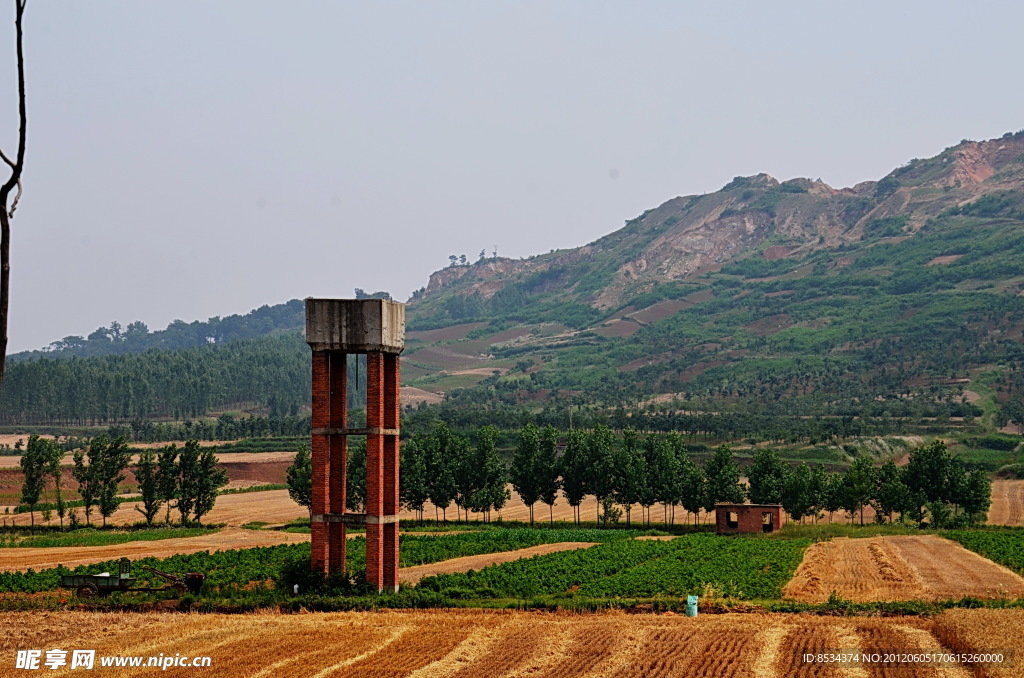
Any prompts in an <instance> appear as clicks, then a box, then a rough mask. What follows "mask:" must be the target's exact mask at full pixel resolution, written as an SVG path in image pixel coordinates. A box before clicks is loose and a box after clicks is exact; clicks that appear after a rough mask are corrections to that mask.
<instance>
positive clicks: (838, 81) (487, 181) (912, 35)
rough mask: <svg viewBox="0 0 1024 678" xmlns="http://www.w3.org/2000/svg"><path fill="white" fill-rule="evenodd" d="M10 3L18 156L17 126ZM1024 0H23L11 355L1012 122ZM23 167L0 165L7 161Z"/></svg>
mask: <svg viewBox="0 0 1024 678" xmlns="http://www.w3.org/2000/svg"><path fill="white" fill-rule="evenodd" d="M11 4H12V3H10V2H3V3H0V24H2V25H0V147H2V148H4V150H5V151H7V152H8V153H13V151H14V139H15V131H16V118H15V113H16V109H15V97H14V92H15V89H14V58H13V54H14V48H13V8H11V7H9V5H11ZM1022 25H1024V4H1022V3H1019V2H985V3H967V2H957V3H952V2H936V1H934V0H929V1H927V2H898V3H896V2H888V1H886V2H863V1H859V2H849V3H836V2H814V3H811V2H789V3H784V2H704V3H692V2H683V1H682V0H672V1H668V0H666V1H665V2H637V1H635V0H631V1H630V2H616V3H611V2H601V1H599V0H582V1H580V2H568V1H566V2H560V1H557V0H545V1H539V2H525V1H519V2H480V1H479V0H466V1H464V2H440V1H436V0H432V1H430V2H423V1H422V0H416V1H411V2H397V1H389V2H327V1H322V2H302V1H288V2H281V1H280V0H278V1H276V2H258V1H254V0H244V1H243V0H238V1H234V2H229V1H227V0H224V1H214V0H204V1H202V2H199V1H191V2H189V1H186V0H174V1H173V2H124V1H122V2H108V1H103V0H89V2H80V1H72V0H64V1H60V0H29V7H28V10H27V12H26V16H25V31H26V36H25V42H26V52H27V59H28V65H27V80H28V92H29V101H28V106H29V116H30V117H29V139H28V151H27V160H26V171H25V176H24V180H25V195H24V198H23V199H22V202H21V207H20V208H19V210H18V212H17V214H16V216H15V219H14V222H13V245H12V273H11V276H12V288H11V290H12V292H11V315H10V342H11V343H10V349H11V350H12V351H18V350H22V349H27V348H36V347H40V346H43V345H45V344H47V343H49V342H50V341H53V340H55V339H58V338H61V337H64V336H65V335H69V334H81V335H85V334H88V333H89V332H91V331H92V330H94V329H95V328H96V327H98V326H100V325H107V324H109V323H110V321H112V320H118V321H120V322H121V323H122V324H125V323H127V322H130V321H133V320H143V321H145V322H146V323H148V324H149V326H150V328H151V329H158V328H163V327H164V326H166V325H167V323H168V322H170V321H171V320H173V319H175V318H181V319H183V320H186V321H191V320H195V319H205V318H207V317H209V316H212V315H229V314H231V313H244V312H246V311H248V310H250V309H252V308H254V307H257V306H260V305H262V304H266V303H270V304H273V303H278V302H282V301H285V300H287V299H290V298H295V297H300V298H301V297H306V296H337V297H347V296H351V295H352V290H353V288H354V287H357V286H358V287H363V288H367V289H374V290H376V289H386V290H389V291H390V292H391V293H392V294H393V295H394V296H395V297H396V298H399V299H404V298H406V297H407V296H408V295H409V293H410V292H411V291H412V290H414V289H416V288H419V287H421V286H422V285H425V284H426V282H427V277H428V275H429V274H430V273H431V272H432V271H434V270H436V269H438V268H441V267H443V266H444V265H446V264H447V257H448V255H449V254H463V253H464V254H466V255H468V256H469V257H470V259H476V258H477V256H478V255H479V252H480V250H482V249H486V250H487V251H488V253H489V252H490V251H491V250H492V249H493V248H494V247H497V251H498V254H499V255H507V256H514V257H519V256H528V255H530V254H535V253H539V252H546V251H548V250H550V249H552V248H563V247H573V246H577V245H581V244H584V243H587V242H590V241H592V240H594V239H596V238H598V237H600V236H601V235H603V234H605V233H608V232H610V231H613V230H615V229H617V228H619V227H620V226H621V225H622V223H623V221H624V220H626V219H630V218H632V217H634V216H636V215H637V214H639V213H640V212H642V211H643V210H645V209H647V208H650V207H654V206H656V205H658V204H660V203H662V202H664V201H665V200H668V199H670V198H672V197H674V196H677V195H686V194H693V193H703V192H707V191H713V190H717V189H718V188H720V187H721V186H722V185H723V184H725V183H726V182H728V181H729V180H730V179H731V178H732V177H734V176H736V175H749V174H754V173H757V172H768V173H769V174H771V175H773V176H775V177H777V178H779V179H788V178H792V177H795V176H806V177H810V178H821V179H823V180H824V181H826V182H828V183H830V184H832V185H833V186H848V185H852V184H854V183H857V182H860V181H864V180H868V179H878V178H880V177H881V176H883V175H884V174H886V173H887V172H889V171H890V170H891V169H893V168H894V167H896V166H897V165H900V164H902V163H904V162H906V161H907V160H909V159H911V158H913V157H928V156H931V155H934V154H936V153H938V152H940V151H942V149H943V148H945V147H947V146H950V145H953V144H955V143H957V142H959V141H960V140H961V139H963V138H971V139H983V138H989V137H994V136H999V135H1001V134H1003V133H1004V132H1007V131H1017V130H1019V129H1021V128H1024V87H1022V86H1021V76H1020V65H1021V63H1024V41H1021V39H1020V27H1021V26H1022ZM4 176H6V175H4Z"/></svg>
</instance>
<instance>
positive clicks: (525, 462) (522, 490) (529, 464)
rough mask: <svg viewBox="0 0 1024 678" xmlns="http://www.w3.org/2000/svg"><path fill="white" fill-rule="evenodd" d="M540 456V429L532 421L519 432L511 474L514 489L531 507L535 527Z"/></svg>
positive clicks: (531, 519)
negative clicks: (534, 516) (534, 514)
mask: <svg viewBox="0 0 1024 678" xmlns="http://www.w3.org/2000/svg"><path fill="white" fill-rule="evenodd" d="M539 456H540V429H538V428H537V426H536V424H533V423H532V422H531V423H529V424H527V425H526V426H524V427H523V430H522V431H520V432H519V443H518V444H517V445H516V451H515V452H514V453H513V454H512V467H511V469H510V476H511V480H512V489H514V490H515V491H516V494H518V495H519V498H520V499H522V501H523V503H524V504H526V506H527V508H529V509H530V526H531V527H533V505H534V504H535V503H537V501H538V500H539V499H540V496H541V484H540V478H539V477H538V475H537V465H538V464H537V461H538V457H539Z"/></svg>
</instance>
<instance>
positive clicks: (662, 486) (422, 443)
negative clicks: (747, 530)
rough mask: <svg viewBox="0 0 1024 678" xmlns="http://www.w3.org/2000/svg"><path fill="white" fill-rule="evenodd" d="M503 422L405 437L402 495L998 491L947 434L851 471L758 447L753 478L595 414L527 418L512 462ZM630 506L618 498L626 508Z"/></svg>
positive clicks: (353, 463)
mask: <svg viewBox="0 0 1024 678" xmlns="http://www.w3.org/2000/svg"><path fill="white" fill-rule="evenodd" d="M497 435H498V431H497V429H495V428H494V427H492V426H483V427H481V428H480V429H479V430H478V432H477V435H476V437H475V441H474V440H471V439H470V438H467V437H463V436H460V435H457V434H455V433H453V432H452V431H451V430H450V429H449V428H448V427H447V426H446V425H445V424H443V423H439V424H437V425H436V426H435V428H434V429H433V431H431V432H430V433H429V434H428V435H423V436H414V437H412V438H410V439H408V440H406V441H403V443H402V449H401V455H402V458H401V462H400V463H401V489H400V491H401V500H402V504H403V506H404V507H405V508H407V509H409V510H414V511H417V512H418V513H419V516H420V518H421V519H422V517H423V510H424V506H425V505H426V504H427V503H428V502H429V503H431V504H433V505H434V507H435V512H440V515H438V516H436V517H439V518H442V517H443V518H444V519H447V511H448V509H449V508H450V507H451V506H452V505H453V504H454V505H455V508H456V510H457V511H458V512H459V515H460V518H461V514H462V512H465V513H466V516H467V518H468V516H469V513H470V512H475V513H481V514H483V515H484V518H485V520H486V519H489V515H490V512H491V511H495V510H501V509H502V508H503V507H504V506H505V504H506V502H507V501H508V499H509V498H510V493H509V490H508V487H509V485H511V487H512V488H513V489H514V490H515V491H516V493H517V494H518V495H519V496H520V498H521V499H522V500H523V502H524V503H525V504H526V505H527V506H528V507H529V509H530V521H531V523H532V522H533V518H534V507H535V505H536V504H538V503H542V504H546V505H547V506H548V516H549V520H551V516H552V508H553V506H554V505H555V503H556V502H557V501H558V500H559V497H560V496H562V497H564V499H565V501H567V502H568V503H569V505H571V506H572V507H573V508H574V509H575V512H574V513H575V520H576V522H577V523H578V522H579V521H580V505H581V504H582V502H583V500H584V499H585V498H586V497H588V496H592V497H595V498H596V499H597V506H598V507H597V514H596V518H597V520H598V522H608V521H612V520H617V518H618V516H620V515H621V514H622V513H623V512H624V513H625V517H626V522H627V523H630V522H631V514H632V511H633V510H634V506H636V505H639V506H640V507H641V511H643V512H644V513H645V516H644V518H645V520H646V521H647V522H648V523H649V522H650V520H651V508H652V507H653V506H655V505H656V504H661V505H662V512H663V521H664V522H665V523H666V524H672V523H674V522H675V511H676V508H677V507H680V508H682V509H683V510H685V511H686V512H688V513H689V514H690V515H691V516H692V517H693V520H694V521H695V522H696V521H697V520H698V516H699V515H700V513H701V512H702V511H703V512H705V515H706V513H707V512H710V511H712V510H714V506H715V504H716V503H718V502H728V503H739V502H743V501H745V500H746V499H748V498H749V499H750V500H751V501H752V502H754V503H765V504H775V503H778V504H782V506H783V508H784V509H785V510H786V512H787V513H789V514H790V516H791V517H792V518H793V519H794V520H802V519H804V518H807V517H814V518H815V519H817V518H818V517H819V516H823V515H824V514H825V513H827V514H828V515H829V520H831V519H832V515H833V514H834V513H835V512H837V511H846V512H847V513H848V514H849V515H850V519H851V521H852V520H854V518H855V516H857V515H858V514H859V516H860V520H861V523H863V520H864V509H865V508H867V507H869V506H870V507H873V508H874V510H875V515H876V520H878V521H884V520H889V521H892V520H893V519H894V518H895V519H898V520H901V521H902V520H908V519H909V520H914V521H917V522H919V523H920V522H923V521H924V520H925V518H926V517H928V518H929V519H930V522H931V524H932V525H933V526H936V527H938V526H941V525H944V524H950V523H951V522H958V523H970V522H974V521H975V520H977V519H978V518H982V519H983V518H984V514H985V512H986V511H987V509H988V506H989V501H990V493H991V488H990V483H989V480H988V477H987V475H986V474H985V473H984V472H983V471H981V470H974V471H970V472H969V471H967V470H966V469H965V467H964V466H963V465H962V464H961V463H960V462H959V460H958V459H957V458H956V457H954V456H953V455H951V454H950V453H949V451H948V450H947V449H946V447H945V445H944V444H943V443H942V442H941V441H936V442H934V443H932V444H930V445H927V446H922V447H919V448H917V449H915V450H914V451H913V452H911V453H910V456H909V461H908V463H907V464H906V465H904V466H902V467H897V466H896V465H895V464H894V463H893V462H892V461H889V462H887V463H885V464H884V465H882V466H881V467H875V466H874V464H873V463H872V460H871V459H870V458H868V457H861V458H858V459H856V460H855V461H854V463H853V464H852V465H851V466H850V468H849V469H848V470H846V471H845V472H843V473H834V472H833V473H830V472H829V471H828V470H827V469H826V468H825V467H824V466H823V465H821V464H818V465H815V466H813V467H812V466H809V465H808V464H807V463H801V464H800V465H798V466H795V467H794V466H791V465H789V464H787V463H785V462H784V461H783V460H782V459H781V458H780V457H779V455H778V453H777V452H776V451H775V450H772V449H767V448H766V449H761V450H757V451H756V452H755V454H754V458H753V463H752V465H751V466H750V467H749V468H748V469H747V470H746V471H747V483H742V482H741V476H742V472H741V470H740V468H739V466H738V464H737V463H736V460H735V458H734V455H733V453H732V451H731V450H730V448H729V447H728V446H726V445H722V446H719V447H718V448H717V449H716V450H715V451H714V453H713V455H712V456H711V457H710V458H709V459H708V460H707V461H706V462H705V463H704V464H703V465H700V464H698V463H697V462H696V461H695V460H694V459H693V458H692V457H691V455H690V453H689V452H688V450H687V448H686V445H685V443H684V441H683V438H682V436H680V435H678V434H675V433H670V434H668V435H664V436H661V435H648V436H646V437H642V436H641V435H640V434H639V433H638V432H637V431H635V430H633V429H629V428H627V429H626V430H625V431H624V432H623V434H622V435H621V436H617V435H615V434H614V433H613V432H612V431H611V429H609V428H607V427H605V426H602V425H598V426H596V427H594V428H593V429H592V430H590V431H583V430H580V429H575V430H570V431H568V432H565V433H562V432H559V431H558V430H557V429H555V428H554V427H552V426H545V427H543V428H539V427H537V426H536V425H534V424H527V425H526V426H525V427H523V429H522V430H521V431H520V433H519V436H518V441H517V444H516V447H515V449H514V451H513V452H512V456H511V460H510V463H506V462H505V461H503V459H502V457H501V455H499V453H498V452H497V450H496V449H495V444H494V443H495V439H496V438H497ZM309 469H310V465H309V454H308V450H304V451H302V452H300V453H299V456H298V457H297V462H296V465H295V466H294V467H293V468H291V469H289V478H288V481H289V485H290V486H291V487H292V488H293V492H292V496H293V497H294V498H295V499H296V501H298V502H299V503H301V504H303V505H305V506H307V507H308V506H309V499H310V498H309V490H308V488H309V473H310V470H309ZM363 497H365V453H364V451H363V448H362V447H360V446H355V447H354V448H353V449H352V450H350V456H349V475H348V507H349V509H350V510H354V511H357V510H360V508H361V504H362V500H363ZM619 507H621V509H620V508H619Z"/></svg>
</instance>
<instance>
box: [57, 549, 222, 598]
mask: <svg viewBox="0 0 1024 678" xmlns="http://www.w3.org/2000/svg"><path fill="white" fill-rule="evenodd" d="M141 567H142V568H143V569H145V570H149V571H150V572H152V573H154V574H156V575H159V576H161V577H163V578H164V579H166V580H167V581H169V582H170V584H168V585H167V586H135V583H136V582H137V581H138V577H133V576H132V563H131V561H130V560H128V559H127V558H122V559H121V560H120V562H118V567H117V574H111V573H109V572H101V573H100V574H66V575H64V576H62V577H61V581H60V585H61V586H63V587H64V588H69V589H75V592H76V593H77V594H78V596H79V597H80V598H92V597H94V596H105V595H109V594H111V593H113V592H114V591H166V590H168V589H173V590H175V591H178V592H179V593H185V592H186V591H188V592H190V593H193V594H198V593H199V589H201V588H202V586H203V582H204V581H205V580H206V575H205V574H200V573H198V572H189V573H188V574H186V575H185V576H184V577H182V576H180V575H176V574H168V573H167V572H163V571H162V570H158V569H156V568H155V567H150V566H149V565H142V566H141Z"/></svg>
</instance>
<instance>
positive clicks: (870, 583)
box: [783, 535, 1024, 602]
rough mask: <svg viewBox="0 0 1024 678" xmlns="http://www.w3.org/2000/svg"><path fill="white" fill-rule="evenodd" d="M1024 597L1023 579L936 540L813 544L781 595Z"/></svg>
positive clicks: (809, 599)
mask: <svg viewBox="0 0 1024 678" xmlns="http://www.w3.org/2000/svg"><path fill="white" fill-rule="evenodd" d="M832 591H835V592H836V593H838V594H839V595H840V596H842V597H843V598H846V599H847V600H854V601H857V602H870V601H885V600H944V599H947V598H961V597H963V596H975V597H977V598H999V597H1005V596H1008V597H1011V598H1013V597H1017V596H1024V578H1021V577H1020V576H1018V575H1016V574H1014V573H1013V572H1011V571H1010V570H1007V569H1006V568H1004V567H1002V566H1000V565H997V564H995V563H993V562H992V561H991V560H988V559H986V558H983V557H981V556H979V555H978V554H976V553H973V552H972V551H968V550H967V549H965V548H963V547H962V546H960V545H959V544H957V543H955V542H952V541H949V540H948V539H943V538H941V537H938V536H936V535H923V536H898V537H872V538H870V539H847V538H838V539H833V540H832V541H831V542H819V543H817V544H814V545H812V546H811V547H810V548H809V549H807V552H806V553H805V554H804V559H803V562H802V563H800V567H798V568H797V571H796V574H794V576H793V579H791V580H790V582H789V583H788V584H787V585H786V587H785V588H784V589H783V596H784V597H786V598H793V599H796V600H802V601H807V602H823V601H825V600H827V599H828V597H829V595H830V594H831V593H832Z"/></svg>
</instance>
